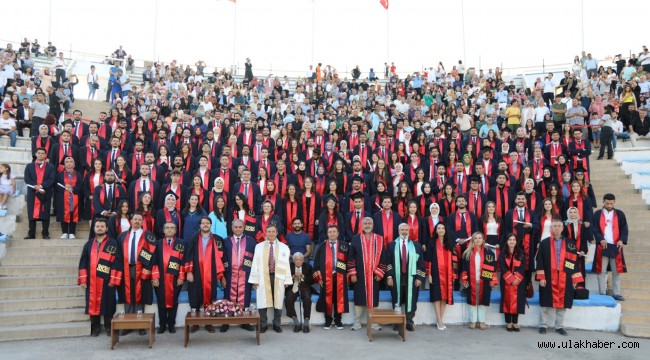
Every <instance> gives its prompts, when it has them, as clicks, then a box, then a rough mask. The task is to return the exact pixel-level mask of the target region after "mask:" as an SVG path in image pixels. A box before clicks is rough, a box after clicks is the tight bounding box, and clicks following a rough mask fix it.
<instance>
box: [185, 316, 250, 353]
mask: <svg viewBox="0 0 650 360" xmlns="http://www.w3.org/2000/svg"><path fill="white" fill-rule="evenodd" d="M245 324H249V325H250V324H253V326H255V329H256V330H255V332H256V335H255V336H256V339H257V345H259V344H260V327H261V324H260V314H259V313H257V312H255V313H252V314H247V315H244V316H229V317H211V316H205V313H203V312H200V313H196V312H195V313H192V312H188V313H187V315H185V347H187V343H188V342H189V341H190V327H191V326H193V325H199V326H201V325H245Z"/></svg>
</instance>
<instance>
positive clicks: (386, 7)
mask: <svg viewBox="0 0 650 360" xmlns="http://www.w3.org/2000/svg"><path fill="white" fill-rule="evenodd" d="M379 2H380V3H381V6H383V7H384V9H386V10H388V0H379Z"/></svg>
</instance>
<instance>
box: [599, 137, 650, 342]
mask: <svg viewBox="0 0 650 360" xmlns="http://www.w3.org/2000/svg"><path fill="white" fill-rule="evenodd" d="M625 151H626V149H625V148H622V147H621V146H620V144H619V149H618V151H617V154H616V158H617V159H618V158H619V155H620V154H621V153H623V152H625ZM595 157H596V155H594V156H592V161H591V183H592V186H593V188H594V192H595V193H596V199H597V201H598V205H597V207H598V208H600V207H601V206H602V196H603V194H605V193H607V192H611V193H613V194H614V195H616V207H617V208H618V209H621V210H623V211H624V212H625V215H626V217H627V221H628V224H630V226H629V237H628V244H627V246H626V247H625V250H624V251H625V259H626V264H627V270H628V273H626V274H623V275H622V276H621V293H622V295H623V296H624V297H625V299H626V301H624V302H621V306H622V311H623V313H622V317H621V332H622V333H623V334H625V335H626V336H631V337H646V338H648V337H650V245H648V244H647V241H646V238H647V236H646V234H647V233H648V232H650V221H648V219H650V211H649V210H648V205H647V204H646V202H645V200H644V199H642V197H641V195H640V194H639V191H638V190H636V189H635V186H634V185H633V184H632V183H631V182H630V179H629V178H628V176H627V175H626V174H625V172H624V171H623V169H622V168H621V167H620V166H619V165H618V163H617V161H616V160H600V161H596V160H595Z"/></svg>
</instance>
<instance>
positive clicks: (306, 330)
mask: <svg viewBox="0 0 650 360" xmlns="http://www.w3.org/2000/svg"><path fill="white" fill-rule="evenodd" d="M302 332H303V333H305V334H307V333H309V326H308V325H304V326H303V327H302Z"/></svg>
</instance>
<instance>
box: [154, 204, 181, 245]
mask: <svg viewBox="0 0 650 360" xmlns="http://www.w3.org/2000/svg"><path fill="white" fill-rule="evenodd" d="M168 221H172V222H174V224H176V234H175V236H177V237H178V236H179V234H182V230H181V229H182V226H183V224H182V221H183V220H182V216H181V213H180V211H178V210H176V195H174V194H173V193H170V194H167V195H166V196H165V206H164V207H163V208H162V209H159V210H158V211H157V212H156V223H155V231H154V233H155V234H156V237H157V238H159V239H160V238H162V237H163V236H165V232H164V229H163V224H165V223H166V222H168Z"/></svg>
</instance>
